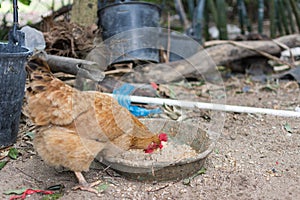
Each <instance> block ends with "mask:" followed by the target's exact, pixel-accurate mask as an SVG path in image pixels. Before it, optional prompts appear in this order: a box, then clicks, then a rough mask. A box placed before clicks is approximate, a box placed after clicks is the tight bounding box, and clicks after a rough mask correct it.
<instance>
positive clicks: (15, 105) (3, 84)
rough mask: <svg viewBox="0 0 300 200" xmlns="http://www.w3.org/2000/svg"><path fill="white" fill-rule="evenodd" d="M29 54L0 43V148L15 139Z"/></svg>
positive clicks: (16, 47)
mask: <svg viewBox="0 0 300 200" xmlns="http://www.w3.org/2000/svg"><path fill="white" fill-rule="evenodd" d="M30 54H31V51H30V50H29V49H27V48H25V47H23V46H21V45H20V44H19V45H15V44H12V43H8V44H7V43H0V147H4V146H9V145H11V144H13V143H14V142H15V141H16V139H17V135H18V131H19V120H20V115H21V109H22V103H23V97H24V91H25V82H26V71H25V64H26V61H27V58H28V56H29V55H30Z"/></svg>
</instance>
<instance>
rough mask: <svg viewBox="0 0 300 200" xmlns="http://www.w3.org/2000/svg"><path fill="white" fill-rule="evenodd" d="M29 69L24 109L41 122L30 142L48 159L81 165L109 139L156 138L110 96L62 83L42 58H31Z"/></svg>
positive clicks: (127, 143)
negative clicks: (80, 89) (39, 128)
mask: <svg viewBox="0 0 300 200" xmlns="http://www.w3.org/2000/svg"><path fill="white" fill-rule="evenodd" d="M27 70H28V72H29V76H30V77H29V79H30V84H29V87H28V89H27V92H26V98H27V106H26V111H27V113H28V114H29V116H30V118H31V119H32V120H33V122H34V123H35V124H36V125H38V126H42V127H44V128H43V129H41V130H40V132H39V133H38V134H37V136H36V138H35V141H34V144H35V147H36V149H37V151H38V153H39V154H40V155H41V157H42V158H43V159H44V160H45V161H46V162H47V163H49V164H52V165H62V166H65V167H68V168H70V169H71V170H73V171H83V170H87V169H88V166H89V165H90V163H91V162H92V160H93V158H94V156H95V155H97V154H98V153H99V152H101V151H102V150H103V149H104V148H108V149H109V146H110V145H111V143H113V144H114V145H116V146H118V147H119V148H121V149H124V150H128V149H130V148H139V149H146V148H147V147H148V145H149V144H152V143H159V142H160V140H159V137H158V135H156V134H153V133H151V132H150V131H149V130H148V129H147V128H146V127H145V126H144V125H143V124H142V123H141V122H140V121H139V120H138V119H137V118H136V117H134V116H133V115H131V113H130V112H129V111H128V110H127V109H125V108H124V107H122V106H120V105H119V104H118V103H117V101H116V100H114V99H113V98H112V97H110V96H108V95H105V94H102V93H99V92H95V91H79V90H76V89H74V88H72V87H71V86H69V85H66V84H65V83H64V82H62V81H60V80H59V79H57V78H55V77H54V76H53V74H52V73H51V72H50V69H49V66H48V65H47V63H46V62H45V61H42V60H40V59H33V60H31V61H29V63H28V68H27Z"/></svg>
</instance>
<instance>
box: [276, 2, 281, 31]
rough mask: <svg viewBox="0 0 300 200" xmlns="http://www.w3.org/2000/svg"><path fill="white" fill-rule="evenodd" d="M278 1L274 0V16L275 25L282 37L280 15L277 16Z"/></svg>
mask: <svg viewBox="0 0 300 200" xmlns="http://www.w3.org/2000/svg"><path fill="white" fill-rule="evenodd" d="M278 2H279V0H275V14H276V25H277V28H278V31H279V34H280V35H283V28H282V25H283V24H282V23H281V19H280V14H279V3H278Z"/></svg>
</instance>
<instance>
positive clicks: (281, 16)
mask: <svg viewBox="0 0 300 200" xmlns="http://www.w3.org/2000/svg"><path fill="white" fill-rule="evenodd" d="M278 11H279V12H278V15H279V20H280V23H281V25H282V27H283V28H284V32H285V34H286V35H289V34H290V30H289V26H288V22H287V16H286V12H285V8H284V5H283V0H278Z"/></svg>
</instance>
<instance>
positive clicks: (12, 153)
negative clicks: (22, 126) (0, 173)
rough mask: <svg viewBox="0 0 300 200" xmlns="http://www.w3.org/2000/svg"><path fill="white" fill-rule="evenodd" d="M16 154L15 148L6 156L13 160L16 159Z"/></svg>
mask: <svg viewBox="0 0 300 200" xmlns="http://www.w3.org/2000/svg"><path fill="white" fill-rule="evenodd" d="M18 154H19V151H18V150H17V149H16V148H11V149H10V150H9V152H8V156H9V157H10V158H11V159H14V160H15V159H17V158H18Z"/></svg>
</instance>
